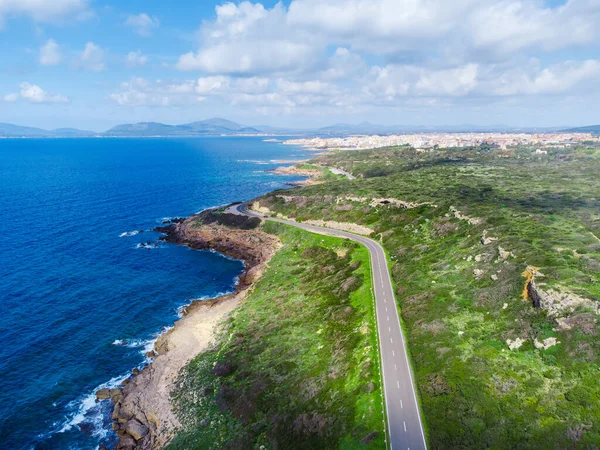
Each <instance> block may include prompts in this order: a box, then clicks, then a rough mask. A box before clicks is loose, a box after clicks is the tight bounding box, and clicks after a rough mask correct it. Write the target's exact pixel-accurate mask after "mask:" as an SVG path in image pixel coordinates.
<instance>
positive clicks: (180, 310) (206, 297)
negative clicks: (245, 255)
mask: <svg viewBox="0 0 600 450" xmlns="http://www.w3.org/2000/svg"><path fill="white" fill-rule="evenodd" d="M238 284H240V277H235V286H237V285H238ZM234 292H235V291H233V290H232V291H226V292H217V293H216V294H215V295H203V296H202V297H198V298H195V299H193V300H192V301H190V302H189V303H186V304H185V305H181V306H178V307H177V310H176V311H177V316H178V317H179V318H180V319H181V318H182V317H183V316H184V315H185V313H186V311H187V309H188V307H189V306H190V305H191V304H192V303H194V302H196V301H203V300H211V299H213V298H217V297H223V296H224V295H229V294H233V293H234Z"/></svg>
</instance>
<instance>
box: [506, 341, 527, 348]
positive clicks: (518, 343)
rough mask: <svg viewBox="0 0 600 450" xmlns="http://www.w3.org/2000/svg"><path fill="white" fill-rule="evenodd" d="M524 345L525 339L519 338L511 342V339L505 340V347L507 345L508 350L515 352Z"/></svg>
mask: <svg viewBox="0 0 600 450" xmlns="http://www.w3.org/2000/svg"><path fill="white" fill-rule="evenodd" d="M524 343H525V339H521V338H516V339H515V340H512V339H507V340H506V345H508V348H509V349H510V350H517V349H518V348H520V347H521V346H522V345H523V344H524Z"/></svg>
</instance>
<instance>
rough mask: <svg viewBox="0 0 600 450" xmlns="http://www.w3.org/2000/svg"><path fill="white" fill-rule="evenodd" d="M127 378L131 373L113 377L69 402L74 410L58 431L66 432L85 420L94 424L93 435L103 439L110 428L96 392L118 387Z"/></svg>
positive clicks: (68, 405) (69, 406)
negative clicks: (106, 423) (105, 421)
mask: <svg viewBox="0 0 600 450" xmlns="http://www.w3.org/2000/svg"><path fill="white" fill-rule="evenodd" d="M127 378H129V373H127V374H126V375H120V376H118V377H114V378H111V379H110V380H108V381H107V382H106V383H102V384H101V385H99V386H97V387H96V388H95V389H94V390H93V391H92V392H90V393H88V394H87V395H85V396H83V397H81V398H79V399H77V400H73V401H71V402H69V403H68V404H67V408H69V409H70V410H72V412H71V413H69V414H68V415H67V418H66V419H65V421H64V422H63V424H62V426H61V427H60V429H58V430H57V431H56V432H57V433H64V432H66V431H69V430H71V429H73V427H76V426H78V425H80V424H82V423H84V422H85V423H89V424H91V425H92V435H93V436H96V437H99V438H101V439H103V438H105V437H106V436H108V430H107V429H106V428H104V417H105V411H103V404H102V402H96V392H98V391H99V390H100V389H104V388H109V389H113V388H116V387H118V386H119V385H120V384H121V383H122V382H123V381H124V380H126V379H127Z"/></svg>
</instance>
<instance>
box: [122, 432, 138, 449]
mask: <svg viewBox="0 0 600 450" xmlns="http://www.w3.org/2000/svg"><path fill="white" fill-rule="evenodd" d="M135 447H136V443H135V440H134V439H133V438H132V437H131V436H129V435H124V436H120V437H119V443H118V445H117V450H133V449H134V448H135Z"/></svg>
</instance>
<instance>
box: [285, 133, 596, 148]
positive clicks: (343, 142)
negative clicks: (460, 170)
mask: <svg viewBox="0 0 600 450" xmlns="http://www.w3.org/2000/svg"><path fill="white" fill-rule="evenodd" d="M583 142H600V137H598V136H597V135H593V134H591V133H541V134H525V133H518V134H512V133H427V134H398V135H390V136H348V137H331V138H320V137H317V138H307V139H292V140H288V141H285V144H288V145H302V146H304V147H307V148H311V149H315V150H335V149H340V150H365V149H371V148H381V147H392V146H401V145H410V146H412V147H413V148H417V149H420V148H435V147H438V148H450V147H472V146H478V145H482V144H489V145H496V146H498V147H499V148H501V149H506V148H508V147H514V146H523V145H530V146H536V147H542V148H547V147H552V148H556V147H569V146H572V145H575V144H579V143H583Z"/></svg>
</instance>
